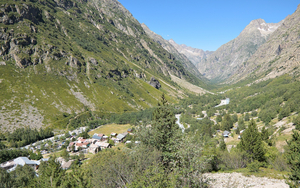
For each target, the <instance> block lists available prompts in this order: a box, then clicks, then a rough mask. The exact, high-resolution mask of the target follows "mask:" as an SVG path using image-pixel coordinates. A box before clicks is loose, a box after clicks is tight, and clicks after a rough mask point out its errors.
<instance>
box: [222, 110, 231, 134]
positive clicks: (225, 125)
mask: <svg viewBox="0 0 300 188" xmlns="http://www.w3.org/2000/svg"><path fill="white" fill-rule="evenodd" d="M232 127H233V122H232V120H231V116H230V115H229V114H226V115H225V116H224V118H223V121H222V130H223V131H224V130H227V131H229V130H230V129H231V128H232Z"/></svg>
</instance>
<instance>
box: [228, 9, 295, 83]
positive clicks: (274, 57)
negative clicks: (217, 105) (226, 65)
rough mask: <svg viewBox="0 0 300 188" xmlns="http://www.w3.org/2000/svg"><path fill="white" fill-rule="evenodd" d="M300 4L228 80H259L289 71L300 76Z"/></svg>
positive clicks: (232, 81) (230, 81) (231, 81)
mask: <svg viewBox="0 0 300 188" xmlns="http://www.w3.org/2000/svg"><path fill="white" fill-rule="evenodd" d="M299 28H300V6H298V8H297V10H296V11H295V12H294V13H293V14H292V15H290V16H288V17H286V19H285V20H284V22H283V23H282V24H281V26H280V27H278V29H276V31H274V32H273V33H272V34H271V35H270V37H269V38H268V40H267V42H266V43H264V44H263V45H261V46H260V47H259V48H258V50H257V51H256V52H255V53H254V54H253V55H252V56H251V58H249V59H248V60H247V61H245V63H244V64H243V65H242V66H240V67H239V68H238V70H237V71H236V73H235V74H234V75H233V76H232V77H231V78H230V79H229V80H228V83H234V82H237V81H239V80H242V79H246V78H251V79H254V80H257V81H260V80H265V79H269V78H275V77H277V76H280V75H283V74H286V73H289V74H293V75H295V76H297V75H299V72H300V70H299V61H300V55H299V54H300V48H299V46H300V37H299V33H300V30H299Z"/></svg>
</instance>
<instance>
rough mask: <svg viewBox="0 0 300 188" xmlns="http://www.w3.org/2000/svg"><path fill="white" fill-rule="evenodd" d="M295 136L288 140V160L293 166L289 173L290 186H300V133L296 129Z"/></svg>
mask: <svg viewBox="0 0 300 188" xmlns="http://www.w3.org/2000/svg"><path fill="white" fill-rule="evenodd" d="M292 136H293V138H292V139H291V140H290V141H288V142H287V144H288V151H287V162H288V164H290V166H291V173H290V175H289V180H290V182H289V185H290V187H299V184H298V182H299V180H300V134H299V133H298V132H296V131H294V133H293V135H292Z"/></svg>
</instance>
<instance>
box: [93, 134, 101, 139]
mask: <svg viewBox="0 0 300 188" xmlns="http://www.w3.org/2000/svg"><path fill="white" fill-rule="evenodd" d="M92 139H96V140H101V139H102V137H100V136H98V135H97V134H94V135H93V137H92Z"/></svg>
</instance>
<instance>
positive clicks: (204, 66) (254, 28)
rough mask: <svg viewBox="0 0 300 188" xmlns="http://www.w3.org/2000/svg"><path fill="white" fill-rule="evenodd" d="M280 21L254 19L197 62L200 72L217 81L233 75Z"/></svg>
mask: <svg viewBox="0 0 300 188" xmlns="http://www.w3.org/2000/svg"><path fill="white" fill-rule="evenodd" d="M280 25H281V22H280V23H276V24H273V23H266V22H265V21H264V20H262V19H257V20H253V21H251V22H250V24H249V25H247V26H246V28H245V29H244V30H243V31H242V32H241V33H240V35H239V36H238V37H237V38H235V39H233V40H231V41H230V42H228V43H226V44H224V45H222V46H221V47H220V48H218V49H217V50H216V51H215V52H214V53H212V54H211V55H210V56H209V57H208V58H206V59H202V60H201V62H200V63H198V64H197V68H198V70H199V72H200V73H202V74H203V75H204V76H205V77H207V78H208V79H211V80H215V81H219V82H220V81H223V80H225V79H227V78H228V77H229V76H231V75H233V74H234V73H235V72H236V71H237V70H238V69H239V67H240V66H241V65H243V63H244V62H245V61H247V60H248V59H249V58H250V57H251V56H252V55H253V54H254V53H255V51H256V50H257V49H258V47H259V46H260V45H262V44H264V43H265V42H266V40H267V39H268V37H269V36H270V34H271V33H273V32H274V31H275V30H276V29H277V28H278V27H279V26H280Z"/></svg>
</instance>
